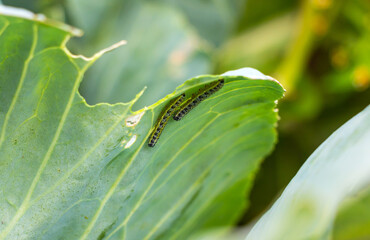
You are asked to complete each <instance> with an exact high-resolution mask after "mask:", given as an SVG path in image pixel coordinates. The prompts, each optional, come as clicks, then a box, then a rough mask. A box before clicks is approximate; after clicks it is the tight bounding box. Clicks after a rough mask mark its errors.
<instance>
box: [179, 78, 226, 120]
mask: <svg viewBox="0 0 370 240" xmlns="http://www.w3.org/2000/svg"><path fill="white" fill-rule="evenodd" d="M223 86H224V79H219V80H217V81H216V82H213V83H211V84H210V85H208V86H206V87H205V88H204V89H201V90H199V92H198V94H193V96H192V97H191V98H189V99H188V100H186V102H185V103H184V104H183V105H181V107H180V109H179V111H177V113H176V114H175V115H174V116H173V119H175V120H176V121H180V120H181V119H182V118H183V117H184V116H185V115H186V114H188V113H189V112H190V110H192V109H193V108H194V107H196V106H197V105H198V104H199V103H201V102H202V101H203V100H205V99H206V98H207V97H209V96H211V95H212V94H214V93H215V92H217V91H218V90H220V89H221V88H222V87H223Z"/></svg>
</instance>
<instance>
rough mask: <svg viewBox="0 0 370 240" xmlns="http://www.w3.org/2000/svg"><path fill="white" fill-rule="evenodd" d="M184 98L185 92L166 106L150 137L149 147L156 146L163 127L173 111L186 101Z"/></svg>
mask: <svg viewBox="0 0 370 240" xmlns="http://www.w3.org/2000/svg"><path fill="white" fill-rule="evenodd" d="M184 98H185V93H183V94H181V95H180V96H178V97H177V98H176V99H175V100H174V101H172V102H171V103H170V104H168V105H167V106H166V108H165V109H164V110H163V112H162V114H161V115H160V116H159V118H158V120H157V124H156V126H155V128H154V130H153V133H152V135H151V136H150V138H149V143H148V146H149V147H154V145H155V144H156V143H157V141H158V139H159V137H160V136H161V134H162V131H163V128H164V127H165V126H166V124H167V122H168V120H169V119H170V117H171V115H172V114H173V112H174V111H175V110H176V109H177V108H178V107H179V106H180V104H181V103H182V102H183V101H184Z"/></svg>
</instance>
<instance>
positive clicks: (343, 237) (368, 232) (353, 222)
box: [333, 189, 370, 240]
mask: <svg viewBox="0 0 370 240" xmlns="http://www.w3.org/2000/svg"><path fill="white" fill-rule="evenodd" d="M369 206H370V191H369V189H367V191H363V192H359V193H358V194H355V195H354V196H351V197H349V198H348V199H346V200H345V202H344V203H343V204H342V206H341V208H340V210H339V213H338V215H337V217H336V219H335V223H334V229H333V239H336V240H357V239H358V240H360V239H370V208H369Z"/></svg>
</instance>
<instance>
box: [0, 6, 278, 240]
mask: <svg viewBox="0 0 370 240" xmlns="http://www.w3.org/2000/svg"><path fill="white" fill-rule="evenodd" d="M10 10H12V12H10ZM0 12H1V13H2V14H3V16H0V29H1V32H0V33H1V35H0V63H1V65H0V97H1V99H0V100H1V101H0V131H1V132H0V133H1V135H0V166H1V167H0V184H1V185H0V186H1V190H0V201H1V202H0V219H1V224H0V239H121V238H123V237H124V238H126V239H155V238H161V239H167V238H171V239H184V238H186V237H188V236H189V235H191V234H193V233H196V232H199V231H202V230H205V229H209V228H214V227H217V226H228V225H231V224H232V223H234V222H235V221H236V220H237V219H238V217H239V215H240V213H241V210H242V209H243V208H245V207H246V202H245V196H246V194H247V192H248V191H249V190H250V187H251V185H252V183H253V178H254V175H255V173H256V171H257V170H258V167H259V164H260V163H261V160H262V158H263V157H264V156H266V155H267V154H268V153H269V152H270V151H271V150H272V148H273V146H274V143H275V142H276V130H275V125H276V122H277V111H276V109H275V106H276V100H278V99H279V98H281V97H282V95H283V88H282V87H281V85H280V84H279V83H277V82H276V81H274V80H273V79H271V78H269V77H266V76H264V75H263V74H261V73H259V72H258V71H256V70H254V69H240V70H237V71H231V72H228V73H226V74H224V75H223V76H222V78H224V79H225V86H224V87H223V88H222V89H221V90H220V91H218V92H217V93H216V94H214V95H212V96H211V97H209V98H208V99H206V100H205V101H204V102H202V103H201V104H199V106H197V107H196V108H195V109H193V110H192V111H191V112H190V113H189V114H188V115H187V116H186V117H184V119H183V120H181V121H179V122H176V121H174V120H172V119H171V120H170V121H169V123H168V125H167V126H166V128H165V129H164V131H163V134H162V136H161V138H160V139H159V141H158V143H157V145H156V146H155V147H154V148H150V147H148V146H147V144H148V137H149V135H150V133H151V131H152V128H153V126H154V124H155V122H156V119H157V117H158V116H159V114H160V112H161V111H162V109H163V108H164V106H165V105H166V104H168V103H169V102H170V101H171V100H172V99H173V98H174V97H176V96H178V95H179V94H181V93H186V96H190V95H191V93H193V92H196V91H198V90H199V89H200V88H203V87H204V85H205V84H208V83H210V82H213V81H215V80H217V79H219V78H220V76H217V75H207V76H200V77H196V78H193V79H190V80H188V81H186V82H185V83H184V84H183V85H181V86H179V87H178V88H177V89H176V90H175V91H174V92H173V93H172V94H169V95H168V96H167V97H165V98H164V99H162V100H160V101H159V102H157V103H155V104H153V105H151V106H150V107H147V108H144V109H141V110H139V111H136V112H132V111H131V108H132V106H133V104H134V103H135V102H136V101H137V99H138V97H139V96H140V94H141V93H140V94H138V96H137V97H136V98H134V99H133V100H132V101H130V102H128V103H119V104H115V105H110V104H97V105H95V106H89V105H87V104H86V102H85V101H84V99H83V98H82V97H81V96H80V95H79V93H78V86H79V84H80V82H81V80H82V77H83V74H84V72H85V71H86V69H87V68H88V67H89V66H90V65H91V64H92V63H93V62H94V61H95V60H96V59H97V58H99V57H100V56H101V55H102V54H103V53H104V52H105V51H107V50H110V49H106V50H104V51H101V52H99V53H98V54H95V55H94V56H93V57H92V58H85V57H82V56H75V55H72V54H71V53H70V52H69V51H68V50H67V49H66V47H65V44H66V42H67V40H68V39H69V37H70V35H71V29H67V27H66V26H64V25H63V26H60V27H59V28H56V27H54V26H53V25H51V23H50V22H49V21H47V20H42V18H41V17H40V16H36V15H33V14H31V13H29V12H20V10H14V9H10V8H5V7H1V9H0ZM14 14H15V15H17V16H18V17H12V16H5V15H14ZM26 17H28V18H29V19H26ZM30 19H34V20H30ZM35 19H37V20H35ZM74 32H76V30H75V31H74ZM114 47H115V46H114ZM140 71H143V69H140Z"/></svg>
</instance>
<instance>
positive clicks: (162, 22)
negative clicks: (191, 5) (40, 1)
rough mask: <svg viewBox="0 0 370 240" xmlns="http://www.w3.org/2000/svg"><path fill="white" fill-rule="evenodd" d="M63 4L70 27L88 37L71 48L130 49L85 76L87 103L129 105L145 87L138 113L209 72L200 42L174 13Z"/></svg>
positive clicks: (124, 4) (125, 4)
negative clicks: (121, 43) (118, 45)
mask: <svg viewBox="0 0 370 240" xmlns="http://www.w3.org/2000/svg"><path fill="white" fill-rule="evenodd" d="M67 3H68V5H67V9H68V12H69V13H70V15H71V19H72V22H73V23H74V25H76V26H78V27H82V28H83V29H84V30H86V37H84V38H83V39H82V41H75V42H74V44H73V46H74V47H75V48H78V49H82V50H83V51H84V52H90V53H91V52H92V51H96V50H97V49H102V48H104V47H106V46H109V45H110V44H112V43H113V42H114V41H119V40H121V39H125V40H127V43H128V45H127V47H124V48H120V49H117V51H114V52H112V53H109V54H107V56H106V57H104V58H103V59H101V60H99V61H98V62H97V63H96V67H94V68H93V69H91V70H90V71H88V72H87V75H86V79H85V81H84V82H83V83H82V86H81V92H82V95H83V96H85V97H86V100H87V102H88V103H94V104H95V103H98V102H109V103H116V102H121V101H128V100H129V99H132V98H133V97H134V96H135V94H136V93H137V92H138V91H140V90H141V89H142V87H143V86H148V90H147V91H145V93H144V94H143V96H142V97H141V98H140V99H139V100H138V102H137V105H136V107H139V108H142V107H144V106H148V105H150V104H152V103H153V102H155V101H158V100H159V99H161V98H163V97H164V96H166V94H168V92H170V91H173V89H174V88H175V87H176V86H178V85H179V84H181V83H182V82H183V81H184V79H188V78H191V77H193V76H194V75H199V74H204V73H207V72H210V69H211V63H210V58H209V56H207V55H206V54H205V53H204V51H203V50H202V49H201V47H200V45H201V41H200V39H199V38H198V37H197V35H196V34H195V31H193V30H192V28H191V26H190V25H189V24H188V23H187V21H186V20H185V19H184V18H183V16H182V14H181V12H180V11H179V10H177V9H175V8H171V7H168V6H166V5H164V4H159V3H157V2H147V1H136V0H135V1H132V0H125V1H121V0H119V1H109V2H108V1H100V0H72V1H67ZM91 12H94V14H91ZM148 29H150V31H148Z"/></svg>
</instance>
